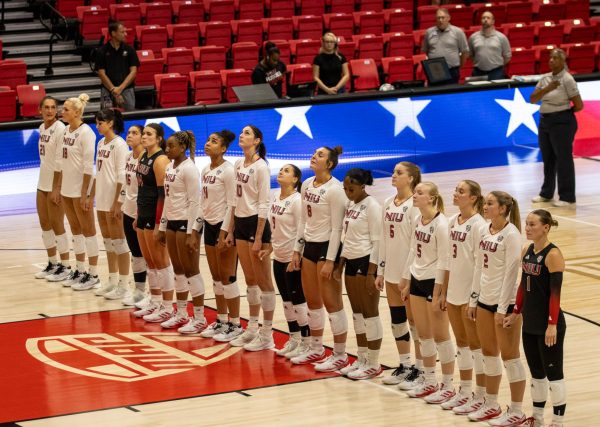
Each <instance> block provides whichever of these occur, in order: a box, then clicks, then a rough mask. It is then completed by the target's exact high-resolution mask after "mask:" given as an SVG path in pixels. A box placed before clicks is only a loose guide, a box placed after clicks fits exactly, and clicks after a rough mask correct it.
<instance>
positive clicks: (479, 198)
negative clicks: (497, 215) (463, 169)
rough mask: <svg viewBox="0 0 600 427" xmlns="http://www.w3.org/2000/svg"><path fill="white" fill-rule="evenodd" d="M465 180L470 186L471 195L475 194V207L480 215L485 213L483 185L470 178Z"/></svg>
mask: <svg viewBox="0 0 600 427" xmlns="http://www.w3.org/2000/svg"><path fill="white" fill-rule="evenodd" d="M463 182H464V183H465V184H466V185H467V187H469V194H470V195H471V196H475V202H474V203H473V208H474V209H475V210H476V211H477V213H478V214H479V215H483V202H484V199H483V195H482V194H481V186H480V185H479V184H478V183H477V182H475V181H472V180H470V179H465V180H463Z"/></svg>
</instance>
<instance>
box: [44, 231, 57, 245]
mask: <svg viewBox="0 0 600 427" xmlns="http://www.w3.org/2000/svg"><path fill="white" fill-rule="evenodd" d="M42 241H43V242H44V248H46V249H50V248H53V247H55V246H56V237H55V236H54V231H52V230H46V231H44V230H42Z"/></svg>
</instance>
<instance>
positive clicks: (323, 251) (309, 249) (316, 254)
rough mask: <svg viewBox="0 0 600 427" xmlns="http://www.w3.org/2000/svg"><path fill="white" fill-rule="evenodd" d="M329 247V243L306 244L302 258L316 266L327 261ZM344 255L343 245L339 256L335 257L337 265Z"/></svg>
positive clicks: (338, 253) (339, 250)
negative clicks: (342, 254)
mask: <svg viewBox="0 0 600 427" xmlns="http://www.w3.org/2000/svg"><path fill="white" fill-rule="evenodd" d="M328 247H329V242H306V243H305V244H304V251H303V252H302V256H303V257H304V258H306V259H307V260H309V261H312V262H314V263H315V264H316V263H318V262H320V261H326V260H327V248H328ZM341 253H342V245H340V247H339V249H338V252H337V255H336V257H335V261H334V262H335V263H336V264H337V263H339V262H340V254H341Z"/></svg>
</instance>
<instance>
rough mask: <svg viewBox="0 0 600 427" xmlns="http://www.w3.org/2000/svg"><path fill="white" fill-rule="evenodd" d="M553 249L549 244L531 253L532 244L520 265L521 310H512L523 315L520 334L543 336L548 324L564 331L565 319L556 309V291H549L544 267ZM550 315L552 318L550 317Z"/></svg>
mask: <svg viewBox="0 0 600 427" xmlns="http://www.w3.org/2000/svg"><path fill="white" fill-rule="evenodd" d="M554 248H556V246H554V245H553V244H552V243H550V244H549V245H548V246H546V247H545V248H544V249H542V250H541V251H540V252H538V253H535V251H534V250H533V244H531V245H530V246H529V248H528V249H527V252H526V253H525V256H524V257H523V259H522V261H521V268H522V270H523V274H522V276H521V288H520V289H519V294H520V295H521V296H522V298H519V299H522V303H521V307H515V310H518V311H519V312H521V314H522V315H523V332H526V333H528V334H534V335H544V334H545V333H546V328H547V327H548V324H554V325H557V328H558V329H565V328H566V323H565V315H564V314H563V312H562V310H561V309H560V287H558V286H557V289H554V288H552V287H551V284H550V272H549V271H548V267H546V257H547V256H548V253H549V252H550V251H551V250H552V249H554ZM551 313H554V316H553V315H552V314H551Z"/></svg>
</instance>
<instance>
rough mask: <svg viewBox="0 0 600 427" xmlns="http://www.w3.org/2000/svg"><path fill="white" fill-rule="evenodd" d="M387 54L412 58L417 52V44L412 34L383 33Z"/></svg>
mask: <svg viewBox="0 0 600 427" xmlns="http://www.w3.org/2000/svg"><path fill="white" fill-rule="evenodd" d="M382 37H383V43H384V52H385V56H389V57H395V56H403V57H404V58H410V57H411V56H413V54H414V53H415V45H414V39H413V35H412V34H404V33H383V34H382Z"/></svg>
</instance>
